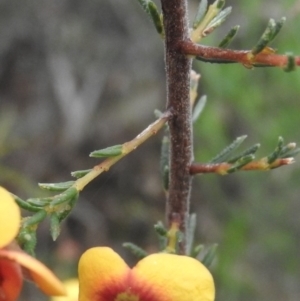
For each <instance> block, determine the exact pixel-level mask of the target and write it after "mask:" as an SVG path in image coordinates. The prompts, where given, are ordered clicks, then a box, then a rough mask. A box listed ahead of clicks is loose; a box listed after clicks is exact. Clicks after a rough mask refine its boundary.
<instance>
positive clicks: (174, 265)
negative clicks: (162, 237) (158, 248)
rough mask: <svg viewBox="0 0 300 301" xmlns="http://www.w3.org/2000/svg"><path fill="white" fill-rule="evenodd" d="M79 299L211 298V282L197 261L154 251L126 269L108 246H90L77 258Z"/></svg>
mask: <svg viewBox="0 0 300 301" xmlns="http://www.w3.org/2000/svg"><path fill="white" fill-rule="evenodd" d="M78 273H79V301H192V300H197V301H213V300H214V295H215V289H214V282H213V278H212V276H211V274H210V272H209V271H208V270H207V269H206V268H205V266H203V264H201V263H200V262H199V261H198V260H196V259H193V258H191V257H187V256H179V255H173V254H165V253H160V254H153V255H150V256H147V257H146V258H144V259H143V260H141V261H140V262H139V263H138V264H137V265H136V266H135V267H134V268H133V269H129V268H128V266H127V265H126V263H125V262H124V261H123V259H122V258H121V257H120V256H119V255H118V254H116V253H115V252H114V251H113V250H111V249H110V248H102V247H99V248H93V249H90V250H88V251H86V252H85V253H84V254H83V255H82V257H81V259H80V261H79V270H78Z"/></svg>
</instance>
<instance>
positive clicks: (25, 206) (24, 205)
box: [11, 194, 41, 212]
mask: <svg viewBox="0 0 300 301" xmlns="http://www.w3.org/2000/svg"><path fill="white" fill-rule="evenodd" d="M11 195H12V196H13V198H14V199H15V201H16V203H17V204H18V206H19V207H20V208H22V209H25V210H28V211H31V212H38V211H40V210H41V208H40V207H37V206H34V205H31V204H29V203H28V202H26V201H24V200H22V199H21V198H19V197H18V196H16V195H14V194H11Z"/></svg>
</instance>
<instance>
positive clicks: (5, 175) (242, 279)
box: [0, 0, 300, 301]
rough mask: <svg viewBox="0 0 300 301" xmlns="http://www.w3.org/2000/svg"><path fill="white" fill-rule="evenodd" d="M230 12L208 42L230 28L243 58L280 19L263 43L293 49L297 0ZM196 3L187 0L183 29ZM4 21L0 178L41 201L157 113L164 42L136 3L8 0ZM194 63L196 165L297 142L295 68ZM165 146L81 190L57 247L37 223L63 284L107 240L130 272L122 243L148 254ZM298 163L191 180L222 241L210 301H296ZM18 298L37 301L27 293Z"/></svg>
mask: <svg viewBox="0 0 300 301" xmlns="http://www.w3.org/2000/svg"><path fill="white" fill-rule="evenodd" d="M157 3H158V2H157ZM158 5H159V3H158ZM227 5H228V6H229V5H232V6H233V12H232V14H231V16H230V17H229V18H228V20H227V21H226V23H224V25H223V26H222V28H219V29H218V30H216V32H215V33H214V34H213V35H212V36H210V37H208V38H207V39H205V40H203V43H205V44H208V45H217V44H218V42H219V41H220V40H221V39H222V37H223V36H224V35H225V33H226V32H227V31H228V29H229V28H230V27H232V26H234V25H236V24H239V25H241V28H240V32H239V33H238V36H237V37H236V39H235V41H234V42H233V43H232V45H231V46H230V47H232V48H235V49H249V48H251V47H252V46H253V45H254V44H255V43H256V41H257V40H258V38H259V37H260V34H261V33H262V32H263V30H264V29H265V26H266V24H267V22H268V20H269V18H275V19H279V18H281V17H282V16H286V17H287V22H286V24H285V26H284V28H283V29H282V32H281V33H280V34H279V36H278V37H277V38H276V40H275V41H274V42H273V43H272V45H271V46H272V47H274V48H276V49H277V50H278V52H279V53H286V52H289V51H293V52H294V53H296V54H297V53H298V54H300V40H299V28H300V18H299V16H300V1H298V0H289V1H271V0H266V1H233V0H232V1H229V0H228V1H227ZM196 7H197V1H190V2H189V8H190V17H191V20H192V18H193V15H194V13H195V10H196ZM0 16H1V17H0V39H1V44H0V156H1V161H0V171H1V172H0V177H1V185H3V186H6V187H7V188H9V189H10V190H11V191H13V192H14V193H16V194H18V195H19V196H20V197H22V198H26V197H33V196H41V195H42V193H43V192H41V191H39V190H38V189H37V185H36V183H37V182H58V181H65V180H69V179H70V172H71V171H73V170H78V169H86V168H90V167H91V166H93V165H95V164H96V163H97V162H98V161H97V160H95V159H91V158H89V157H88V154H89V153H90V152H91V151H93V150H96V149H100V148H102V147H107V146H110V145H113V144H120V143H123V142H125V141H127V140H129V139H131V138H133V137H134V136H135V135H137V134H138V133H139V132H140V131H141V130H142V129H144V128H145V127H146V126H147V125H148V124H149V123H150V122H151V121H153V120H154V115H153V111H154V109H160V110H163V109H164V106H165V74H164V64H163V44H162V41H161V40H160V38H159V36H158V35H157V34H156V32H155V29H154V28H153V25H152V23H151V22H150V21H149V19H148V17H147V16H146V15H145V14H144V13H143V11H142V10H141V8H140V7H139V5H138V3H137V1H135V0H130V1H124V0H110V1H109V0H101V1H95V0H93V1H78V0H72V1H71V0H60V1H58V0H53V1H47V0H40V1H32V0H23V1H21V2H20V1H17V0H3V1H1V3H0ZM194 67H195V69H196V70H197V71H198V72H200V73H201V75H202V78H201V82H200V87H199V93H200V95H202V94H206V95H207V96H208V103H207V105H206V108H205V110H204V112H203V114H202V116H201V118H200V120H199V121H198V122H197V124H196V125H195V130H194V136H195V156H196V159H197V161H201V162H205V161H207V160H208V159H210V158H212V157H213V156H214V155H215V154H217V153H218V152H219V151H220V150H221V149H222V148H223V147H224V146H226V145H227V144H228V143H229V142H231V141H232V140H233V139H235V138H236V137H237V136H240V135H244V134H247V135H248V139H247V140H246V142H244V145H245V146H244V147H247V146H250V145H252V144H254V143H257V142H260V143H261V144H262V146H261V149H260V150H259V152H258V156H260V155H261V156H264V155H266V154H268V153H269V152H270V151H271V150H273V149H274V147H275V146H276V143H277V139H278V136H280V135H281V136H283V137H284V138H285V141H286V142H299V136H300V135H299V133H300V130H299V125H300V117H299V116H300V115H299V112H300V105H299V100H300V99H299V95H300V85H299V82H300V71H299V70H297V71H296V72H292V73H285V72H283V71H282V70H280V69H273V68H257V69H253V70H249V69H246V68H244V67H242V66H240V65H219V64H216V65H214V64H205V63H202V62H195V64H194ZM160 140H161V134H159V135H158V136H156V137H154V138H153V139H151V140H149V141H148V142H147V143H145V145H143V146H141V147H140V148H139V149H138V150H136V151H135V152H134V153H133V154H131V155H129V156H128V157H127V158H125V159H124V160H122V161H121V162H120V163H118V164H117V165H116V166H114V167H113V168H112V169H111V170H110V171H109V172H108V173H107V174H105V175H103V176H101V177H100V178H99V179H97V180H95V181H94V182H93V183H92V184H90V185H89V186H88V187H87V188H86V189H85V191H84V192H83V193H82V194H81V195H80V199H79V202H78V204H77V206H76V208H75V210H74V212H73V213H72V215H71V216H70V217H69V218H68V219H67V221H66V222H65V223H64V225H63V229H62V233H61V236H60V237H59V238H58V240H57V241H56V242H55V243H53V242H52V241H51V239H50V235H49V224H47V223H43V224H42V225H41V226H40V228H39V231H38V235H39V239H38V246H37V255H38V257H39V258H41V259H43V260H44V261H45V262H47V263H48V265H50V266H52V267H53V269H54V270H55V271H56V272H57V273H58V274H59V275H60V276H61V277H62V278H67V277H70V276H74V275H76V264H77V260H78V257H79V256H80V254H81V253H82V252H83V251H84V250H85V249H86V248H88V247H91V246H95V245H110V246H112V247H113V248H114V249H116V250H117V251H118V252H120V253H121V254H122V255H123V256H124V257H125V258H126V259H127V260H128V262H131V263H132V264H133V263H134V258H133V257H131V255H130V254H129V253H128V252H127V251H126V250H124V249H122V242H124V241H132V242H134V243H137V244H139V245H140V246H142V247H144V248H146V249H147V250H148V251H149V252H152V251H153V252H154V251H155V250H157V243H156V237H155V233H154V231H153V224H154V223H156V221H157V220H164V207H165V203H164V202H165V199H164V193H163V190H162V187H161V186H162V185H161V180H160V173H159V152H160ZM299 167H300V166H299V163H298V162H297V163H296V164H294V165H292V166H290V167H283V168H280V169H277V170H273V171H271V172H247V173H246V172H240V173H237V174H233V175H230V176H225V177H221V176H216V175H207V176H201V177H200V176H199V177H196V178H195V180H194V189H193V193H192V211H194V212H196V213H197V214H198V227H197V238H198V240H199V242H203V243H207V244H212V243H218V244H219V246H220V247H219V252H218V258H217V260H216V262H215V263H214V266H213V268H212V270H213V274H214V276H215V279H216V285H217V299H216V300H217V301H221V300H222V301H224V300H230V301H238V300H243V301H247V300H251V301H253V300H265V301H271V300H272V301H273V300H289V301H298V300H299V297H300V286H299V283H300V256H299V250H300V219H299V212H300V201H299V194H300V188H299V178H300V168H299ZM24 214H25V213H24ZM43 298H44V299H43ZM22 300H31V301H34V300H46V298H45V297H43V296H41V295H40V293H39V292H37V290H36V289H35V288H34V287H33V286H32V285H31V286H26V288H25V292H24V296H23V297H22Z"/></svg>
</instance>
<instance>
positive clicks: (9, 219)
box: [0, 187, 65, 301]
mask: <svg viewBox="0 0 300 301" xmlns="http://www.w3.org/2000/svg"><path fill="white" fill-rule="evenodd" d="M20 221H21V213H20V209H19V207H18V205H17V204H16V203H15V201H14V199H13V197H12V196H11V194H10V193H9V192H8V191H7V190H5V189H4V188H2V187H0V300H1V301H15V300H17V298H18V296H19V294H20V292H21V289H22V284H23V272H25V274H26V277H27V278H29V279H30V280H32V281H34V282H35V283H36V284H37V286H38V287H39V288H40V289H41V290H42V291H43V292H44V293H46V294H48V295H64V294H65V289H64V286H63V285H62V283H61V282H60V281H59V280H58V279H57V278H56V277H55V276H54V274H53V273H52V272H51V271H50V270H48V268H46V266H44V265H43V264H42V263H41V262H39V261H38V260H36V259H35V258H33V257H31V256H29V255H28V254H26V253H25V252H23V251H22V250H21V249H20V248H19V247H18V246H17V244H16V243H15V242H13V239H14V238H15V237H16V235H17V234H18V231H19V227H20Z"/></svg>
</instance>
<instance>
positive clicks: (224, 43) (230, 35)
mask: <svg viewBox="0 0 300 301" xmlns="http://www.w3.org/2000/svg"><path fill="white" fill-rule="evenodd" d="M239 28H240V26H239V25H236V26H234V27H232V28H231V29H230V30H229V32H228V33H227V35H226V36H225V37H224V39H223V40H222V41H221V42H220V44H219V48H226V47H228V45H229V44H230V43H231V42H232V40H233V39H234V37H235V36H236V34H237V32H238V31H239Z"/></svg>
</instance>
